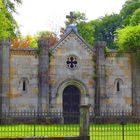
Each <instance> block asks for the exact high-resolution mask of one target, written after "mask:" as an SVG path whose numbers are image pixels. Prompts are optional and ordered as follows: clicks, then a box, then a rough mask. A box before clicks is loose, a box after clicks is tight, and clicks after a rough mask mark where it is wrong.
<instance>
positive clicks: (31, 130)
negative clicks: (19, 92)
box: [0, 124, 140, 140]
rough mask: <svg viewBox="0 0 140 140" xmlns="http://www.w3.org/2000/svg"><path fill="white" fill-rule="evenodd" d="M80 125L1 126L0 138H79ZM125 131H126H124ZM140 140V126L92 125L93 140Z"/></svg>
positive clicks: (91, 134)
mask: <svg viewBox="0 0 140 140" xmlns="http://www.w3.org/2000/svg"><path fill="white" fill-rule="evenodd" d="M79 129H80V127H79V125H75V124H68V125H67V124H55V125H27V124H26V125H25V124H24V125H23V124H19V125H0V138H12V137H34V136H37V137H53V136H54V137H63V136H79ZM123 129H124V131H123ZM123 133H124V140H140V124H127V125H124V128H123V127H122V126H121V125H119V124H91V125H90V139H91V140H123V137H122V134H123Z"/></svg>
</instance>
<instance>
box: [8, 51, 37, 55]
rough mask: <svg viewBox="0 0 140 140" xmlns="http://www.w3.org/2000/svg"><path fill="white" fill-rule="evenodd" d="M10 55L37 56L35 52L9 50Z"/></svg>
mask: <svg viewBox="0 0 140 140" xmlns="http://www.w3.org/2000/svg"><path fill="white" fill-rule="evenodd" d="M10 55H38V51H37V50H11V51H10Z"/></svg>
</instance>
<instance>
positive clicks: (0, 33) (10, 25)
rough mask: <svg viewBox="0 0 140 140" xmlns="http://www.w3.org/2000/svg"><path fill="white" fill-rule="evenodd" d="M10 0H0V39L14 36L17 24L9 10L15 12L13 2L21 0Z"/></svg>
mask: <svg viewBox="0 0 140 140" xmlns="http://www.w3.org/2000/svg"><path fill="white" fill-rule="evenodd" d="M11 1H12V0H11ZM11 1H10V0H0V39H7V38H12V37H14V36H15V30H16V29H17V24H16V21H15V19H14V18H13V16H12V13H11V12H15V4H16V3H17V4H19V3H21V0H14V1H12V2H11Z"/></svg>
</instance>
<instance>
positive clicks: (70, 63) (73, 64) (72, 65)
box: [66, 56, 78, 69]
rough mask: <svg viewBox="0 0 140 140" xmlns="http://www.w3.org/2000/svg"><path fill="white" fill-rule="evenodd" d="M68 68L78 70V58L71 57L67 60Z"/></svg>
mask: <svg viewBox="0 0 140 140" xmlns="http://www.w3.org/2000/svg"><path fill="white" fill-rule="evenodd" d="M66 63H67V66H68V67H69V68H71V69H73V68H76V67H77V63H78V62H77V58H76V57H75V56H70V57H68V58H67V62H66Z"/></svg>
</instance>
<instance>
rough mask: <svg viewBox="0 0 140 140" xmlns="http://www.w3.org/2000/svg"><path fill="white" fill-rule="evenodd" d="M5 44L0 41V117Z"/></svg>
mask: <svg viewBox="0 0 140 140" xmlns="http://www.w3.org/2000/svg"><path fill="white" fill-rule="evenodd" d="M2 48H3V42H2V41H1V40H0V116H1V114H2V64H3V63H2V60H3V59H2V58H3V57H2V56H3V49H2Z"/></svg>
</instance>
